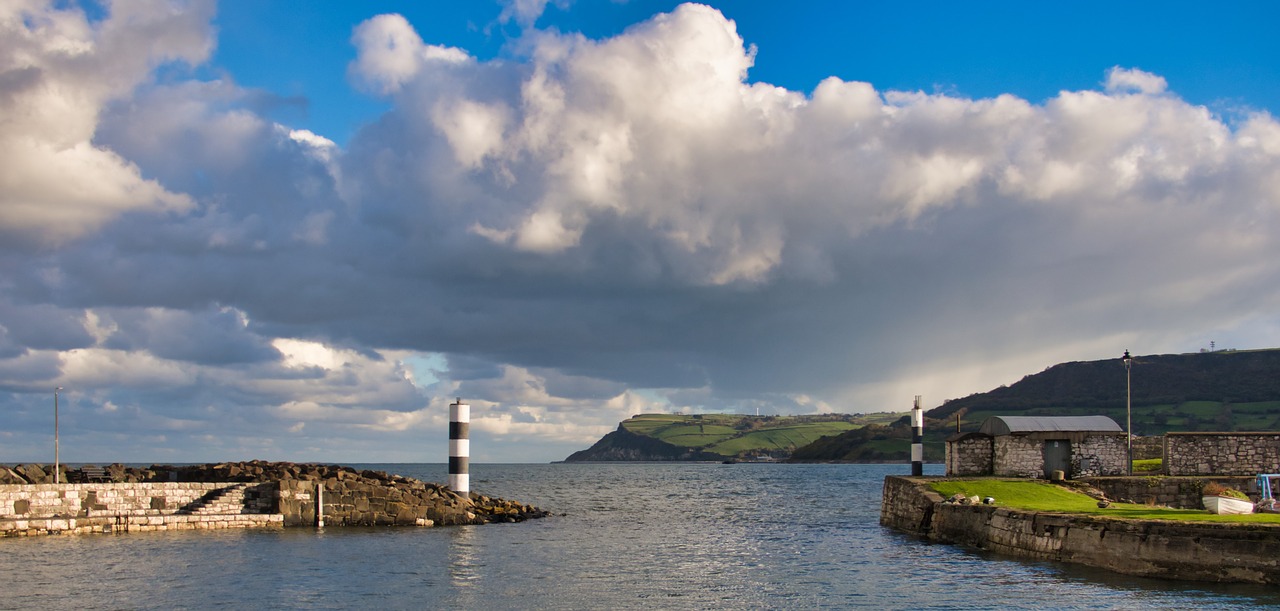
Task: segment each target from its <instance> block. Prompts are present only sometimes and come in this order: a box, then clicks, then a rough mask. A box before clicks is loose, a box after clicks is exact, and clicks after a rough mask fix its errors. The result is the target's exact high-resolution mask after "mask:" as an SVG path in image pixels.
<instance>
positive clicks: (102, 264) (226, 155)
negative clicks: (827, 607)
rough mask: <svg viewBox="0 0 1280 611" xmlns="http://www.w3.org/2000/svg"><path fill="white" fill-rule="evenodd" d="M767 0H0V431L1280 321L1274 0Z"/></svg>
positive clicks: (599, 398)
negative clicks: (1220, 3)
mask: <svg viewBox="0 0 1280 611" xmlns="http://www.w3.org/2000/svg"><path fill="white" fill-rule="evenodd" d="M792 4H797V5H798V6H792V5H787V6H785V7H784V6H783V5H781V4H779V3H775V2H745V1H726V2H722V3H718V4H714V5H705V4H680V3H675V2H653V1H633V2H610V1H603V0H594V1H587V0H577V1H573V0H556V1H552V2H547V1H540V0H507V1H500V2H493V3H489V2H465V3H425V2H417V3H406V2H378V1H371V2H359V3H355V2H325V1H302V0H291V1H280V2H270V3H266V2H229V3H225V4H218V3H215V2H211V1H204V0H173V1H158V0H157V1H150V0H137V1H130V2H118V3H96V2H75V1H60V2H45V1H41V0H0V462H8V463H17V462H52V459H53V454H54V450H53V446H54V436H55V422H54V420H55V413H54V412H55V389H57V388H61V389H62V390H60V391H58V392H57V396H56V403H57V407H56V412H57V418H58V424H57V426H56V430H57V435H58V444H59V451H60V457H61V460H63V461H64V462H73V463H74V462H95V463H106V462H204V461H224V460H250V459H265V460H290V461H318V462H348V463H374V462H444V461H445V460H447V456H448V454H447V439H448V405H449V403H451V402H453V401H455V400H456V399H457V398H462V399H463V400H464V401H465V402H466V403H468V404H470V405H471V412H472V426H471V438H472V443H471V448H472V450H471V451H472V461H473V462H475V463H486V462H487V463H500V462H546V461H554V460H561V459H563V458H564V457H566V456H567V455H569V454H570V453H572V452H574V451H576V450H580V449H583V448H586V447H588V446H590V445H591V444H592V443H593V442H594V441H596V440H597V439H599V438H600V437H601V436H603V435H604V434H605V433H607V432H609V431H611V430H613V429H615V428H616V427H617V424H618V422H620V421H621V420H624V419H626V418H627V417H629V416H631V415H633V414H637V413H644V412H672V411H676V412H688V413H709V412H732V413H747V414H752V413H756V412H757V410H758V411H759V413H762V414H810V413H828V412H837V413H870V412H882V411H906V410H908V409H910V407H911V404H912V401H913V398H914V396H915V395H922V396H923V397H924V404H925V405H926V406H928V407H933V406H937V405H940V404H941V403H942V402H943V401H945V400H947V399H951V398H958V397H963V396H967V395H970V394H973V393H979V392H985V391H988V390H991V389H993V388H995V387H997V386H1000V385H1003V384H1011V383H1013V382H1016V381H1018V380H1019V379H1020V378H1022V377H1023V376H1026V375H1029V374H1033V373H1037V372H1039V371H1042V370H1043V369H1045V368H1047V367H1049V366H1052V365H1054V364H1057V363H1060V362H1066V361H1081V360H1096V359H1106V358H1118V357H1119V356H1120V354H1121V353H1122V352H1123V351H1124V350H1131V351H1132V352H1133V353H1134V354H1135V355H1146V354H1163V353H1179V352H1195V351H1198V350H1202V349H1207V348H1209V347H1210V346H1211V345H1213V346H1215V347H1216V348H1218V349H1223V348H1235V349H1250V348H1270V347H1280V242H1278V241H1277V240H1278V239H1280V237H1278V236H1280V231H1277V229H1280V227H1277V225H1278V224H1280V218H1278V214H1280V121H1278V120H1277V118H1276V116H1275V114H1276V112H1277V111H1278V110H1280V109H1278V106H1280V42H1277V37H1275V36H1273V35H1271V33H1270V31H1269V30H1270V29H1271V24H1274V23H1276V22H1278V21H1280V8H1277V5H1275V4H1274V3H1269V2H1243V3H1237V4H1233V5H1232V8H1231V10H1221V9H1219V10H1213V11H1209V10H1207V9H1205V8H1204V7H1203V5H1202V3H1190V2H1160V3H1154V2H1136V3H1122V5H1119V6H1117V5H1114V4H1113V3H1106V4H1103V3H1097V2H1083V3H1073V4H1071V5H1069V6H1067V5H1055V4H1052V3H1029V2H992V3H982V4H981V5H978V6H971V5H965V4H963V3H943V2H937V3H934V2H925V3H905V4H904V3H874V2H865V3H863V2H859V3H849V2H810V3H792ZM1211 342H1212V344H1211ZM1122 372H1123V368H1122V367H1120V366H1119V365H1117V375H1120V374H1121V373H1122ZM1136 374H1137V372H1136V371H1135V375H1136Z"/></svg>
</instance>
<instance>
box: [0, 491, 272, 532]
mask: <svg viewBox="0 0 1280 611" xmlns="http://www.w3.org/2000/svg"><path fill="white" fill-rule="evenodd" d="M274 496H275V492H274V487H272V486H270V485H268V484H262V485H257V486H248V485H245V484H239V485H228V484H225V483H192V482H183V483H176V482H164V483H92V484H10V485H0V536H25V535H32V534H59V533H71V534H74V533H91V532H130V531H149V530H178V529H208V528H249V527H265V526H280V525H281V524H282V523H283V520H282V518H281V516H279V515H270V514H269V510H270V509H271V508H272V507H273V506H274V505H275V500H274Z"/></svg>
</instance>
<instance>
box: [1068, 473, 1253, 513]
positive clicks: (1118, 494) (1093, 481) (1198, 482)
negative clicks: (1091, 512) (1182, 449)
mask: <svg viewBox="0 0 1280 611" xmlns="http://www.w3.org/2000/svg"><path fill="white" fill-rule="evenodd" d="M1083 481H1084V482H1085V483H1087V484H1089V485H1090V486H1093V487H1094V488H1097V489H1098V490H1101V491H1102V493H1103V494H1105V495H1107V498H1108V499H1112V500H1117V501H1123V502H1132V503H1140V504H1148V505H1162V506H1165V507H1176V508H1178V509H1203V508H1204V503H1203V502H1202V501H1201V500H1200V497H1201V496H1202V494H1201V491H1202V490H1203V489H1204V486H1205V484H1207V483H1209V482H1215V483H1218V484H1222V485H1224V486H1227V487H1230V488H1235V489H1236V490H1240V491H1241V492H1244V493H1245V494H1248V495H1249V498H1250V499H1251V500H1252V501H1253V502H1255V503H1256V502H1258V499H1259V490H1258V479H1257V478H1256V477H1239V476H1237V477H1200V476H1196V477H1178V476H1174V477H1170V476H1163V475H1149V476H1135V477H1090V478H1086V479H1084V480H1083Z"/></svg>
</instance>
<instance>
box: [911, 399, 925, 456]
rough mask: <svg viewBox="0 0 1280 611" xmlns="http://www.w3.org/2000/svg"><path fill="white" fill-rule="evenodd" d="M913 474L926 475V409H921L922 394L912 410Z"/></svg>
mask: <svg viewBox="0 0 1280 611" xmlns="http://www.w3.org/2000/svg"><path fill="white" fill-rule="evenodd" d="M911 474H912V475H924V411H922V410H921V409H920V395H916V406H915V407H914V408H912V410H911Z"/></svg>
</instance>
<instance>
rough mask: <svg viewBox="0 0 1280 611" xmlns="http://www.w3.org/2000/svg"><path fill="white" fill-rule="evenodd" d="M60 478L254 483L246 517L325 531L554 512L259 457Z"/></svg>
mask: <svg viewBox="0 0 1280 611" xmlns="http://www.w3.org/2000/svg"><path fill="white" fill-rule="evenodd" d="M60 479H61V481H62V482H72V483H65V484H63V485H64V486H72V485H74V486H78V487H81V488H84V490H81V491H80V492H83V493H84V494H85V495H88V494H90V493H91V492H93V491H92V490H89V488H92V487H93V486H95V485H98V486H113V485H123V484H137V485H139V486H145V485H154V484H161V483H173V482H203V483H225V484H237V483H252V484H255V488H257V489H259V490H263V492H262V493H261V496H266V497H267V498H268V501H269V507H266V508H263V507H255V508H252V509H245V510H244V513H258V512H263V513H278V514H283V516H284V525H285V526H304V525H313V524H315V523H316V522H317V509H319V510H320V511H321V512H322V515H323V518H324V523H325V525H326V526H390V525H408V526H411V525H417V526H431V525H461V524H487V523H491V522H521V521H524V520H528V519H532V518H542V517H546V516H547V515H549V514H548V512H547V511H544V510H542V509H539V508H537V507H534V506H532V505H528V504H525V503H521V502H518V501H511V500H505V499H501V498H496V497H491V496H488V495H484V494H479V493H475V492H472V493H470V494H469V495H468V496H466V497H462V496H459V495H458V494H456V493H454V492H453V491H452V490H450V489H449V488H448V487H447V486H442V485H439V484H433V483H427V482H423V481H420V480H417V479H414V478H410V477H404V476H401V475H393V474H389V473H386V472H383V471H373V470H357V469H354V468H352V467H346V466H340V465H324V464H315V463H291V462H267V461H260V460H254V461H247V462H231V463H210V464H202V465H181V466H174V465H151V466H149V467H129V466H125V465H121V464H112V465H107V466H106V467H96V466H94V465H86V466H84V467H80V468H73V469H66V468H65V466H64V467H63V470H62V473H61V474H60ZM52 483H53V475H52V470H51V469H49V467H48V466H46V465H33V464H24V465H17V466H15V467H12V468H10V467H0V484H9V485H17V486H30V485H37V484H38V485H51V484H52ZM317 500H319V502H317Z"/></svg>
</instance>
